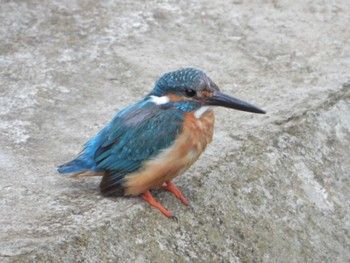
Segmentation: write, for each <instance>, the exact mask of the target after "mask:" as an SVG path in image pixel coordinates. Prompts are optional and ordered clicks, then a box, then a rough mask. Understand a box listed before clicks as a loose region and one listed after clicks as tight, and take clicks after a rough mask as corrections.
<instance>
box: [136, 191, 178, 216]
mask: <svg viewBox="0 0 350 263" xmlns="http://www.w3.org/2000/svg"><path fill="white" fill-rule="evenodd" d="M141 198H142V199H143V200H145V201H146V202H148V203H149V204H150V205H151V206H154V207H155V208H158V209H159V210H160V212H162V213H163V214H164V215H165V216H166V217H168V218H172V219H174V220H176V221H178V220H177V217H176V216H173V215H172V214H171V213H170V212H169V211H168V210H167V209H166V208H164V206H162V205H161V204H160V203H158V202H157V201H156V200H155V199H154V198H153V196H152V195H151V192H150V191H146V192H144V193H143V195H141Z"/></svg>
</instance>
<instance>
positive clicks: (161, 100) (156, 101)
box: [151, 96, 170, 105]
mask: <svg viewBox="0 0 350 263" xmlns="http://www.w3.org/2000/svg"><path fill="white" fill-rule="evenodd" d="M151 101H152V102H153V103H154V104H157V105H162V104H165V103H168V102H169V101H170V100H169V98H168V97H167V96H162V97H157V96H151Z"/></svg>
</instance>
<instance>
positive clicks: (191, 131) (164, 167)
mask: <svg viewBox="0 0 350 263" xmlns="http://www.w3.org/2000/svg"><path fill="white" fill-rule="evenodd" d="M197 117H198V116H197ZM197 117H196V116H195V114H194V113H185V120H184V123H183V126H182V131H181V133H180V134H179V135H178V137H177V138H176V140H175V141H174V143H173V145H172V146H171V147H170V148H168V149H165V150H163V151H162V152H161V153H160V154H159V155H158V156H157V157H156V158H154V159H151V160H150V161H148V162H146V163H145V164H144V166H143V168H142V169H141V171H139V172H136V173H134V174H132V175H130V176H128V177H127V178H126V182H125V184H124V187H125V188H126V194H128V195H138V194H140V193H143V192H144V191H146V190H148V189H150V188H153V187H159V186H161V185H162V184H163V182H165V181H167V180H172V179H173V178H174V177H176V176H177V175H179V174H181V173H183V172H185V171H186V170H187V169H188V168H189V167H190V166H191V165H192V164H193V163H194V162H195V161H196V160H197V159H198V158H199V156H200V155H201V154H202V152H203V151H204V150H205V148H206V146H207V144H208V143H210V142H211V140H212V137H213V129H214V114H213V112H211V111H207V112H204V113H203V114H201V116H200V117H198V118H197Z"/></svg>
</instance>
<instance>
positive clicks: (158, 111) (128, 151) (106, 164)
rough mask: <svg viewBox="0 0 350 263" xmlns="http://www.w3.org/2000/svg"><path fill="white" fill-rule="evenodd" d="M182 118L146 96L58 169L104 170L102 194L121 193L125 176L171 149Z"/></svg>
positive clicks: (180, 111)
mask: <svg viewBox="0 0 350 263" xmlns="http://www.w3.org/2000/svg"><path fill="white" fill-rule="evenodd" d="M183 120H184V115H183V111H182V110H181V109H178V108H176V107H171V105H168V106H166V105H156V104H155V103H153V102H152V101H151V99H150V97H147V98H145V99H143V100H141V101H140V102H138V103H136V104H134V105H131V106H130V107H128V108H126V109H124V110H122V111H120V112H118V113H117V114H116V115H115V116H114V118H113V119H112V121H111V122H110V123H109V124H108V125H107V126H106V127H105V128H103V129H102V130H101V131H100V132H99V133H98V134H97V135H96V136H95V137H94V138H92V139H91V140H90V141H88V142H87V143H86V144H85V145H84V146H85V147H84V150H83V151H82V153H81V154H80V155H79V156H78V157H77V158H76V159H75V160H73V161H71V162H69V163H67V164H65V165H62V166H60V167H59V172H61V173H69V172H80V171H84V170H91V171H94V172H103V173H104V176H103V178H102V181H101V184H100V188H101V191H102V193H103V194H111V193H113V192H120V193H122V190H123V189H122V187H121V184H122V183H123V180H124V177H125V175H127V174H129V173H132V172H135V171H137V170H138V169H140V168H141V166H142V163H143V162H144V161H145V160H148V159H149V158H152V157H154V156H156V155H157V154H158V153H159V152H160V151H161V150H162V149H166V148H168V147H169V146H170V145H171V144H172V143H173V142H174V140H175V138H176V137H177V135H178V134H179V133H180V131H181V128H182V123H183Z"/></svg>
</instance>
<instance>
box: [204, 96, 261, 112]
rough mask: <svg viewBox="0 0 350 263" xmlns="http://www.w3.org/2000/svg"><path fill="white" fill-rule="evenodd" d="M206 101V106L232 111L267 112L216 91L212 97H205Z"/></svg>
mask: <svg viewBox="0 0 350 263" xmlns="http://www.w3.org/2000/svg"><path fill="white" fill-rule="evenodd" d="M204 101H205V102H204V103H205V104H206V105H212V106H222V107H226V108H230V109H236V110H241V111H249V112H254V113H262V114H265V113H266V112H265V111H263V110H261V109H259V108H258V107H255V106H254V105H252V104H249V103H248V102H245V101H243V100H239V99H236V98H234V97H231V96H229V95H226V94H224V93H222V92H220V91H214V93H212V95H211V96H208V97H205V99H204Z"/></svg>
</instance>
